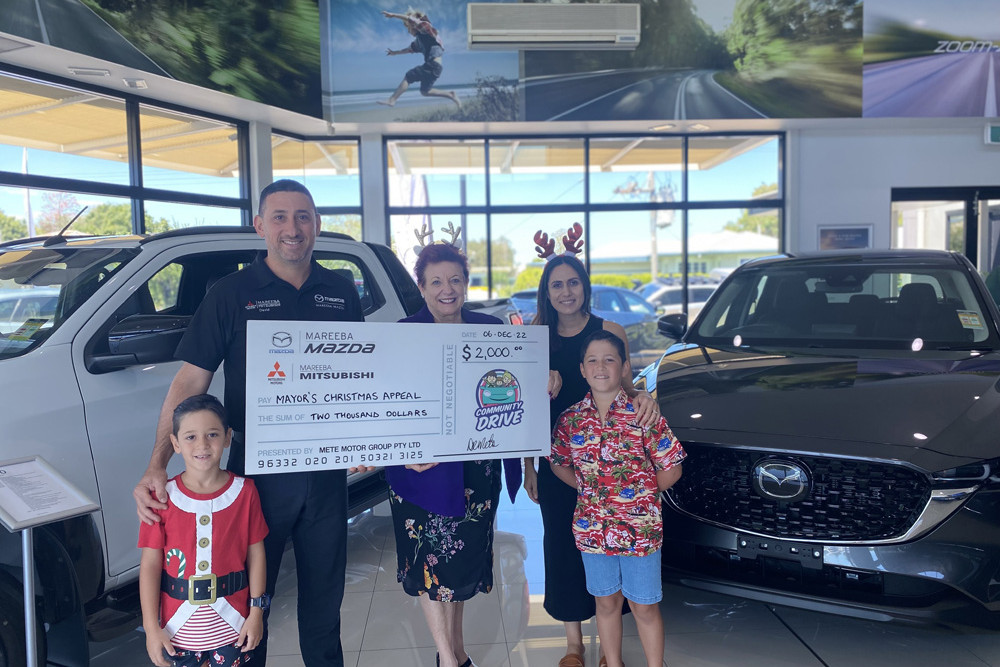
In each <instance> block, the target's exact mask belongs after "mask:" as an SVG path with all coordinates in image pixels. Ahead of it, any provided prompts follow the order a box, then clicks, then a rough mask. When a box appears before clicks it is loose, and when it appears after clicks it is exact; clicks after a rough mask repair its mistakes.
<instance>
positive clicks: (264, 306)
mask: <svg viewBox="0 0 1000 667" xmlns="http://www.w3.org/2000/svg"><path fill="white" fill-rule="evenodd" d="M280 307H281V301H280V300H279V299H261V300H260V301H247V305H245V306H243V309H244V310H259V311H261V312H267V311H268V310H270V309H272V308H280Z"/></svg>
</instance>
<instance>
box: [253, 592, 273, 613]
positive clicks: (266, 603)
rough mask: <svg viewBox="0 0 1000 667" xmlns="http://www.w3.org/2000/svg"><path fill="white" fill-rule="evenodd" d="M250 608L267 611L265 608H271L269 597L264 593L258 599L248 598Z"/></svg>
mask: <svg viewBox="0 0 1000 667" xmlns="http://www.w3.org/2000/svg"><path fill="white" fill-rule="evenodd" d="M250 606H251V607H260V608H261V609H263V610H264V611H267V608H268V607H270V606H271V596H270V595H268V594H267V593H264V594H263V595H261V596H260V597H259V598H250Z"/></svg>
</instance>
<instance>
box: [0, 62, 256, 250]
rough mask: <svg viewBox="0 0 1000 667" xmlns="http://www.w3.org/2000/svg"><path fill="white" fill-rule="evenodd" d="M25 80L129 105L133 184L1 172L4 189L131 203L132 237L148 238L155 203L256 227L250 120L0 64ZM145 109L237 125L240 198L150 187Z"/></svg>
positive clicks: (7, 74)
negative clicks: (231, 214) (228, 215)
mask: <svg viewBox="0 0 1000 667" xmlns="http://www.w3.org/2000/svg"><path fill="white" fill-rule="evenodd" d="M2 78H20V79H27V80H30V81H33V82H36V83H38V84H41V85H45V86H53V87H58V88H63V89H69V90H73V91H79V92H81V93H91V94H95V95H100V96H102V97H107V98H110V99H115V100H121V101H123V102H124V104H125V115H126V118H125V125H126V134H127V143H128V157H127V163H128V172H129V182H128V184H127V185H123V184H115V183H105V182H99V181H88V180H86V179H78V178H64V177H53V176H44V175H34V174H21V173H16V172H10V171H3V170H0V186H5V187H12V188H27V189H31V190H53V191H63V192H68V193H73V194H75V195H82V196H86V195H98V196H110V197H120V198H125V199H129V200H130V203H131V213H132V224H131V231H130V233H132V234H145V233H146V230H145V202H146V200H155V201H157V202H162V203H178V204H193V205H201V206H214V207H221V208H231V209H236V210H238V211H239V212H240V224H241V225H246V226H250V225H252V224H253V212H252V200H251V195H250V188H251V185H250V181H249V173H250V168H249V167H250V148H249V146H250V141H249V127H250V124H249V122H248V121H244V120H238V119H235V118H229V117H225V116H221V115H219V114H213V113H208V112H205V111H201V110H199V109H193V108H190V107H185V106H182V105H177V104H170V103H167V102H162V101H158V100H151V99H148V98H144V97H139V96H136V95H130V94H128V93H122V92H119V91H116V90H109V89H105V88H102V87H100V86H94V85H90V84H86V83H83V82H80V81H76V80H70V79H66V78H64V77H58V76H55V75H49V74H45V73H42V72H37V71H33V70H27V69H23V68H20V67H16V66H12V65H7V64H4V65H2V66H0V79H2ZM140 107H146V108H150V107H152V108H157V109H162V110H164V111H168V112H173V113H179V114H183V115H186V116H191V117H194V118H204V119H205V120H209V121H214V122H219V123H226V124H230V125H232V126H233V127H235V129H236V132H237V140H236V141H237V146H238V161H239V173H240V177H239V188H238V189H239V194H238V195H237V196H221V195H210V194H192V193H187V192H183V191H175V190H165V189H160V188H150V187H147V186H145V185H144V184H143V177H142V171H143V162H142V146H141V144H142V138H141V131H140V130H141V128H140Z"/></svg>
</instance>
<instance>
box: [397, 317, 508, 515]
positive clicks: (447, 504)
mask: <svg viewBox="0 0 1000 667" xmlns="http://www.w3.org/2000/svg"><path fill="white" fill-rule="evenodd" d="M400 322H423V323H433V322H434V316H433V315H431V311H430V310H428V309H427V306H426V305H425V306H424V307H423V308H421V309H420V310H419V311H417V312H416V313H414V314H413V315H410V316H409V317H404V318H403V319H401V320H400ZM462 322H464V323H466V324H503V321H502V320H500V319H499V318H497V317H493V316H492V315H484V314H483V313H477V312H475V311H472V310H466V309H465V308H462ZM463 467H464V466H463V463H462V462H461V461H449V462H446V463H439V464H438V465H436V466H434V467H433V468H430V469H429V470H425V471H424V472H417V471H415V470H410V469H409V468H406V467H405V466H386V468H385V478H386V480H388V482H389V486H390V487H392V491H393V493H395V494H396V495H398V496H400V497H402V498H405V499H406V500H407V501H409V502H411V503H413V504H414V505H417V506H419V507H421V508H423V509H425V510H427V511H428V512H434V513H435V514H443V515H445V516H464V515H465V475H464V473H463ZM503 470H504V483H505V485H506V487H507V494H508V495H509V496H510V501H511V502H514V497H515V496H516V495H517V490H518V488H520V486H521V459H504V460H503Z"/></svg>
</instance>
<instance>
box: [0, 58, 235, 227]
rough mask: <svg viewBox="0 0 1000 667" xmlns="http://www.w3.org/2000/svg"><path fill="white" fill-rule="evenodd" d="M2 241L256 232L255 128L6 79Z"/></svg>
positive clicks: (0, 141)
mask: <svg viewBox="0 0 1000 667" xmlns="http://www.w3.org/2000/svg"><path fill="white" fill-rule="evenodd" d="M0 119H2V120H3V135H2V137H0V241H8V240H11V239H15V238H23V237H25V236H33V235H44V234H52V233H55V232H58V231H59V230H60V229H61V228H62V227H63V226H65V224H66V223H68V222H69V221H70V220H71V219H72V218H73V217H74V216H75V215H77V214H78V213H79V214H80V215H79V217H78V218H77V219H76V220H75V221H74V222H73V224H72V226H71V227H70V229H69V232H68V233H84V234H112V235H114V234H131V233H135V232H140V233H142V232H159V231H165V230H168V229H176V228H180V227H188V226H195V225H216V224H221V225H239V224H249V222H250V220H251V216H250V198H249V194H248V192H249V186H248V185H247V184H246V177H245V174H246V173H247V169H246V167H245V163H246V157H245V154H246V150H245V149H244V148H242V147H245V146H246V145H247V144H248V142H247V139H246V124H245V123H237V122H234V121H230V120H226V119H221V118H208V117H205V116H204V115H203V114H196V113H194V112H192V111H188V110H179V109H167V108H162V107H158V106H153V105H150V104H147V103H145V102H141V101H140V100H139V99H138V98H135V97H129V96H123V95H116V94H113V93H108V92H105V91H102V90H100V89H97V88H87V87H82V86H80V85H77V84H72V85H65V84H62V83H52V82H46V81H40V80H37V79H36V78H34V77H28V76H20V75H16V74H12V73H3V72H0Z"/></svg>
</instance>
